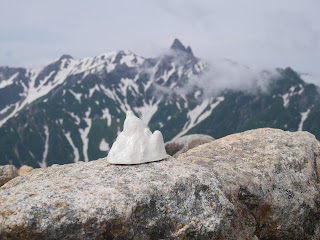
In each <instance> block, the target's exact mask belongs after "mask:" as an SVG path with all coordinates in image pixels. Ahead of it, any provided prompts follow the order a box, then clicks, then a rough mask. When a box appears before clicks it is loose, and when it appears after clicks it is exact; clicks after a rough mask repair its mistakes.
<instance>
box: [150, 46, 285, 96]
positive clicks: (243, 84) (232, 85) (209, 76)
mask: <svg viewBox="0 0 320 240" xmlns="http://www.w3.org/2000/svg"><path fill="white" fill-rule="evenodd" d="M184 54H185V53H183V52H177V51H168V52H167V53H166V54H165V55H163V56H161V57H160V58H159V59H160V61H161V59H162V58H165V57H170V58H171V59H170V60H171V61H173V62H175V63H176V66H179V65H180V66H181V65H182V66H183V65H185V63H186V62H187V61H188V60H186V55H184ZM205 65H206V67H205V70H204V71H203V72H202V73H201V74H199V75H194V76H193V77H191V78H190V79H188V81H187V82H186V83H184V84H183V86H177V87H174V88H173V89H170V88H169V87H165V86H162V85H159V84H157V83H156V82H155V81H154V70H153V68H152V69H146V71H145V72H146V73H147V74H149V77H150V79H151V80H152V81H153V89H154V95H155V96H157V97H158V98H161V97H163V95H164V94H165V95H167V96H166V97H169V98H171V97H172V96H173V95H175V94H177V95H188V94H191V93H194V92H195V91H196V90H201V92H202V98H199V100H203V98H208V97H217V96H219V95H220V94H222V93H223V92H224V91H241V92H244V93H246V94H253V95H256V94H260V93H261V92H267V91H268V86H269V85H270V83H271V82H272V81H273V80H274V79H276V78H278V77H280V74H279V73H278V71H277V70H276V69H268V70H260V69H253V68H249V67H247V66H245V65H242V64H239V63H236V62H233V61H231V60H228V59H216V60H210V61H208V62H206V63H205Z"/></svg>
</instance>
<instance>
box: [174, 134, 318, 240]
mask: <svg viewBox="0 0 320 240" xmlns="http://www.w3.org/2000/svg"><path fill="white" fill-rule="evenodd" d="M319 156H320V154H319V142H318V141H317V140H316V139H315V137H314V136H313V135H312V134H310V133H307V132H294V133H291V132H284V131H282V130H276V129H258V130H252V131H247V132H244V133H239V134H234V135H230V136H227V137H224V138H222V139H219V140H216V141H214V142H212V143H209V144H205V145H202V146H199V147H198V148H195V149H192V150H190V151H188V152H187V153H184V154H181V155H180V156H179V160H180V161H183V162H190V163H197V164H198V165H200V166H203V167H205V168H208V170H209V171H210V172H212V173H213V174H214V175H215V176H216V178H218V179H219V182H220V183H221V185H222V189H223V193H224V194H225V195H226V196H227V197H228V199H229V200H230V201H231V202H232V204H233V206H234V207H235V208H236V210H237V212H238V214H240V215H241V216H242V218H243V219H244V220H245V222H246V227H247V228H248V229H251V231H252V233H254V234H255V235H256V236H257V237H258V238H259V239H320V232H319V224H320V222H319V221H320V208H319V207H320V206H319V201H320V197H319V187H318V183H319V171H317V170H318V169H319V164H320V157H319ZM317 172H318V173H317Z"/></svg>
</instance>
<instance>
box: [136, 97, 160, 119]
mask: <svg viewBox="0 0 320 240" xmlns="http://www.w3.org/2000/svg"><path fill="white" fill-rule="evenodd" d="M152 102H153V100H151V101H150V102H149V103H146V102H144V103H143V106H141V107H134V108H133V109H134V111H135V112H136V113H137V114H139V117H140V119H141V120H142V121H143V123H144V124H146V125H148V124H149V122H150V120H151V118H152V116H153V115H154V114H155V113H156V112H157V110H158V105H159V103H160V100H158V101H157V102H156V103H154V104H152Z"/></svg>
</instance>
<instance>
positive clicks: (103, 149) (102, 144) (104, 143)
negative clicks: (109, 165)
mask: <svg viewBox="0 0 320 240" xmlns="http://www.w3.org/2000/svg"><path fill="white" fill-rule="evenodd" d="M99 149H100V151H101V152H107V151H109V150H110V146H109V143H107V141H106V140H105V139H104V138H102V140H101V142H100V144H99Z"/></svg>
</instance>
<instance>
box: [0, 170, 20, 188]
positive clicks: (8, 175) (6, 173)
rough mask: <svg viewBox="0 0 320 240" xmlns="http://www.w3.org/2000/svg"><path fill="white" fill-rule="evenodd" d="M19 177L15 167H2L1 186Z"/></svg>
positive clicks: (0, 174)
mask: <svg viewBox="0 0 320 240" xmlns="http://www.w3.org/2000/svg"><path fill="white" fill-rule="evenodd" d="M17 176H18V170H17V168H16V167H15V166H13V165H4V166H0V186H2V185H4V184H5V183H6V182H8V181H10V180H11V179H13V178H15V177H17Z"/></svg>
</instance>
